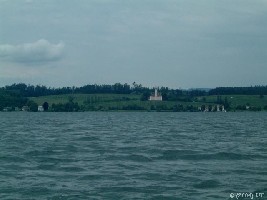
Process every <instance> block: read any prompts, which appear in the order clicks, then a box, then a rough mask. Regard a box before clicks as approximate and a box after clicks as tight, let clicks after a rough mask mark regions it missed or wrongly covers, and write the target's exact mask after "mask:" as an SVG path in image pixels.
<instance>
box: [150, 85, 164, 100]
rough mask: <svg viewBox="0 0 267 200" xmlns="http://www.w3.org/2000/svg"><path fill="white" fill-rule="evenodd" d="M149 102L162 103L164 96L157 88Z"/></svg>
mask: <svg viewBox="0 0 267 200" xmlns="http://www.w3.org/2000/svg"><path fill="white" fill-rule="evenodd" d="M149 101H162V96H161V95H160V94H159V93H158V89H157V88H155V93H154V95H151V96H150V97H149Z"/></svg>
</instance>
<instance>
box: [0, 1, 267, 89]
mask: <svg viewBox="0 0 267 200" xmlns="http://www.w3.org/2000/svg"><path fill="white" fill-rule="evenodd" d="M21 82H23V83H26V84H33V85H37V84H40V85H46V86H50V87H63V86H83V85H86V84H95V83H96V84H114V83H118V82H119V83H128V84H130V85H131V84H132V83H133V82H136V83H138V84H142V85H143V86H148V87H153V86H167V87H170V88H212V87H221V86H251V85H267V0H0V86H5V85H9V84H12V83H21Z"/></svg>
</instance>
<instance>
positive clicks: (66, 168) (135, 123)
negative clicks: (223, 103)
mask: <svg viewBox="0 0 267 200" xmlns="http://www.w3.org/2000/svg"><path fill="white" fill-rule="evenodd" d="M239 192H243V193H245V192H247V193H248V192H249V193H253V194H254V195H256V193H259V192H260V193H265V196H263V197H261V198H256V197H255V196H254V199H267V113H266V112H260V113H252V112H248V113H141V112H140V113H133V112H128V113H127V112H126V113H125V112H122V113H120V112H115V113H111V112H110V113H106V112H89V113H23V112H19V113H15V112H13V113H0V199H1V200H2V199H4V200H5V199H10V200H11V199H12V200H14V199H19V200H21V199H25V200H26V199H27V200H28V199H48V200H57V199H73V200H76V199H237V196H235V197H230V196H229V195H230V194H231V193H233V194H236V193H239ZM238 199H251V198H238Z"/></svg>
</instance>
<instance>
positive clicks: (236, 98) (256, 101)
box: [198, 95, 267, 108]
mask: <svg viewBox="0 0 267 200" xmlns="http://www.w3.org/2000/svg"><path fill="white" fill-rule="evenodd" d="M203 98H204V99H206V102H216V101H217V96H215V95H214V96H204V97H198V100H199V101H203ZM225 98H227V101H228V102H229V103H230V106H231V107H233V108H234V107H237V106H240V105H241V106H242V105H249V106H254V107H261V108H263V107H264V106H266V105H267V97H266V96H260V95H221V99H222V101H224V100H225Z"/></svg>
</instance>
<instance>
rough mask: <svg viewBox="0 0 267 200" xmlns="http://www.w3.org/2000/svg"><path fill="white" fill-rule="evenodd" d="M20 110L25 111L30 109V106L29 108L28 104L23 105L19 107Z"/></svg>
mask: <svg viewBox="0 0 267 200" xmlns="http://www.w3.org/2000/svg"><path fill="white" fill-rule="evenodd" d="M21 110H22V111H24V112H27V111H30V108H29V106H23V107H22V108H21Z"/></svg>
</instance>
